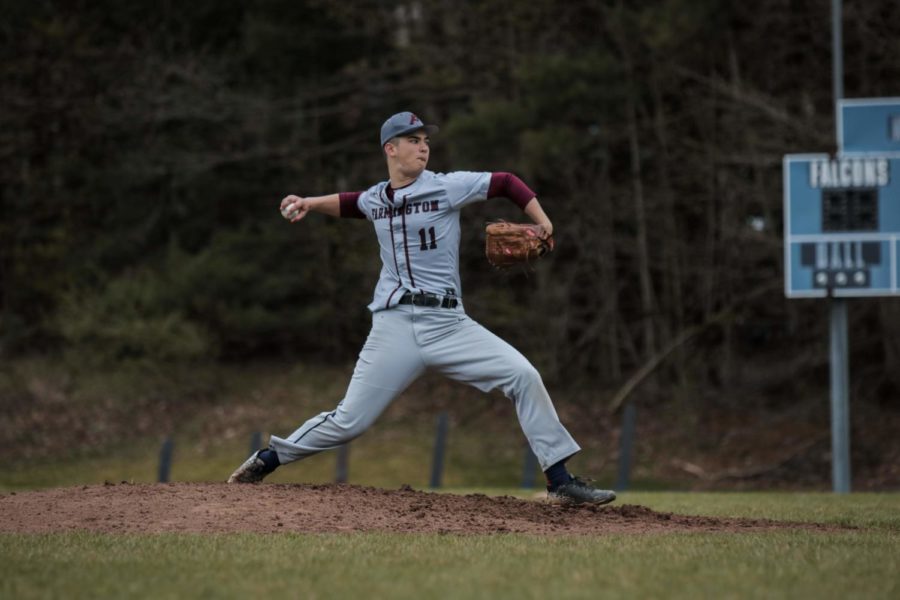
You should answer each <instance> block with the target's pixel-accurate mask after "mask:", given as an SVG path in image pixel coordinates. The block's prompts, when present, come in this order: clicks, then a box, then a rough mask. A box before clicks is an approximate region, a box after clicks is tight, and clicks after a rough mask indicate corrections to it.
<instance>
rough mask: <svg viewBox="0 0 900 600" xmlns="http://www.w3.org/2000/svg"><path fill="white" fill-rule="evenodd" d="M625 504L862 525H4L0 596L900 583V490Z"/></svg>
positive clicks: (864, 590) (840, 588) (703, 589)
mask: <svg viewBox="0 0 900 600" xmlns="http://www.w3.org/2000/svg"><path fill="white" fill-rule="evenodd" d="M466 491H472V490H466ZM481 491H482V492H504V493H509V492H510V491H511V490H481ZM621 502H623V503H637V504H643V505H645V506H649V507H651V508H653V509H656V510H667V511H668V510H672V511H677V512H684V513H691V514H706V515H721V516H726V515H727V516H749V517H767V518H772V519H779V520H804V521H816V522H822V523H831V524H838V525H851V526H854V527H857V529H854V530H847V531H840V532H834V531H832V532H827V533H819V532H811V531H774V532H769V533H752V534H723V533H689V534H684V533H677V534H675V533H673V534H654V535H608V536H602V537H539V536H529V535H514V534H504V535H492V536H456V535H408V534H346V535H336V534H318V535H298V534H290V533H285V534H276V535H254V534H234V535H193V534H191V535H188V534H164V535H144V536H140V535H110V534H93V533H60V534H51V535H9V534H7V535H0V597H2V598H247V597H259V596H260V595H262V594H274V595H278V596H280V597H286V598H350V597H361V596H366V597H369V598H597V597H610V598H616V597H637V598H688V597H690V598H696V597H698V596H699V597H715V598H722V597H724V598H847V597H852V598H896V597H897V595H898V593H900V575H898V573H900V517H898V515H900V495H898V494H849V495H844V496H834V495H831V494H812V493H804V494H791V493H740V494H737V493H735V494H732V493H667V492H643V493H638V492H634V493H626V494H623V495H622V497H621ZM348 510H352V507H348Z"/></svg>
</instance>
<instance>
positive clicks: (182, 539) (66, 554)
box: [0, 370, 900, 600]
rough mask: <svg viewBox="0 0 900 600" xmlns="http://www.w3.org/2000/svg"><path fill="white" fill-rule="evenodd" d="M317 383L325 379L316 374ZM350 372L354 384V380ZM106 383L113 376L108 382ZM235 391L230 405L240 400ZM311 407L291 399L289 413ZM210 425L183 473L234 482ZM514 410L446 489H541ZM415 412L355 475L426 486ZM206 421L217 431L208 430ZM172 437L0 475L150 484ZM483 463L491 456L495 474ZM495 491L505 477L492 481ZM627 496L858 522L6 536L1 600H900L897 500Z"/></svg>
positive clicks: (458, 445)
mask: <svg viewBox="0 0 900 600" xmlns="http://www.w3.org/2000/svg"><path fill="white" fill-rule="evenodd" d="M306 375H307V373H306V371H303V370H298V371H297V372H296V373H294V372H293V371H292V372H291V377H295V378H297V379H298V381H307V380H308V379H310V378H309V377H306ZM332 379H334V378H332ZM254 381H255V380H254ZM313 381H314V382H316V386H319V383H318V380H314V379H313ZM329 381H330V380H329ZM343 381H344V378H340V382H341V385H343ZM126 383H128V385H124V384H123V387H124V388H125V389H131V387H132V386H131V383H130V382H126ZM276 383H277V385H276V384H274V383H273V384H271V385H272V386H274V387H273V389H274V391H272V390H269V389H268V388H266V389H265V390H263V392H259V394H260V395H261V397H269V396H272V395H273V394H274V395H275V396H277V394H278V393H281V394H283V395H285V394H286V392H284V391H282V392H278V390H281V389H282V388H284V389H288V388H289V387H291V386H287V385H286V384H284V382H281V381H279V382H276ZM326 383H327V382H326ZM109 385H110V384H109V383H108V382H105V380H104V383H103V386H106V387H103V389H104V390H106V389H107V388H108V386H109ZM325 385H326V384H325V383H322V384H321V386H320V387H324V386H325ZM225 387H227V388H229V389H230V388H231V387H233V386H232V385H231V384H229V385H228V386H225ZM313 387H315V386H313ZM253 389H255V388H253ZM251 391H253V390H250V391H247V390H243V389H238V390H237V391H235V392H234V394H235V395H246V396H254V397H255V395H256V394H255V393H251ZM245 392H246V393H245ZM335 393H337V392H335ZM307 395H312V391H309V392H308V393H307ZM226 400H227V399H226ZM226 400H223V401H222V404H221V405H222V406H223V407H229V406H230V405H229V403H228V402H227V401H226ZM282 400H284V399H283V398H282ZM284 402H286V400H285V401H284ZM304 411H305V409H304V410H301V409H300V408H293V409H291V414H292V415H293V413H304ZM238 416H240V415H238ZM206 418H207V417H204V418H199V417H198V418H196V419H195V420H192V421H190V422H188V423H186V424H182V426H181V427H180V428H179V430H178V431H177V432H176V434H177V436H176V443H175V460H174V464H173V467H172V479H173V480H175V481H222V480H223V479H224V478H225V477H227V475H228V473H230V472H231V470H232V469H233V468H234V467H235V466H237V464H239V463H240V462H241V461H242V460H243V459H244V458H245V456H246V453H247V451H248V441H249V439H248V435H249V432H248V431H244V430H241V431H235V432H232V433H231V434H229V435H220V434H221V433H222V431H223V430H227V427H222V426H221V424H220V423H218V422H216V421H214V420H213V421H212V422H211V423H210V424H208V425H207V423H206V421H205V419H206ZM404 418H407V417H404ZM503 418H506V419H507V421H508V425H509V426H508V427H505V426H504V427H502V428H500V427H497V428H495V429H491V430H478V429H477V427H478V426H480V423H469V424H468V425H467V426H466V427H459V428H458V429H453V430H451V441H450V446H449V447H448V457H447V464H446V469H445V476H444V481H445V484H446V485H447V486H450V487H449V488H448V491H451V492H457V493H471V492H480V493H485V494H489V495H490V494H511V495H518V496H522V497H526V498H527V497H529V496H532V495H533V492H532V491H528V490H521V489H518V488H515V487H514V486H516V485H517V484H518V481H519V478H520V476H521V456H522V453H521V450H522V439H521V435H520V434H519V433H518V431H517V430H516V429H515V427H514V420H513V419H514V416H513V415H512V414H511V413H510V414H508V415H506V417H503ZM280 419H281V417H279V420H278V421H277V422H271V423H270V422H257V423H255V426H256V427H257V428H259V429H261V430H263V431H278V432H281V433H284V432H286V431H289V430H290V429H289V428H290V427H292V426H293V425H294V424H295V421H292V420H291V419H292V417H291V416H285V418H284V419H283V421H282V420H280ZM407 419H408V422H407V421H404V422H402V423H401V424H398V423H397V422H393V421H391V419H390V418H385V422H383V423H381V424H380V425H379V426H378V427H375V428H373V429H372V430H371V431H370V432H368V433H367V435H366V436H364V437H363V438H360V439H359V440H358V441H355V442H354V443H353V446H352V447H351V461H350V481H351V482H352V483H356V484H364V485H376V486H381V487H385V488H389V489H391V488H393V489H396V488H397V487H398V486H399V485H400V484H401V483H409V484H410V485H412V486H413V487H417V488H425V486H426V485H427V483H428V473H429V467H430V459H431V439H432V438H431V435H432V432H433V420H434V416H433V414H427V415H426V416H424V417H415V416H413V417H408V418H407ZM416 419H418V420H416ZM236 420H237V421H238V422H243V421H244V420H246V419H243V418H241V419H236ZM501 425H502V423H501ZM208 430H212V431H214V432H215V433H216V435H215V436H210V435H209V431H208ZM211 439H212V440H216V441H210V440H211ZM159 441H160V440H158V439H148V438H135V439H133V440H130V441H129V443H128V444H127V445H123V446H118V447H116V448H114V449H112V450H111V451H108V452H107V451H106V450H103V451H97V452H94V453H93V454H90V455H84V456H76V457H72V458H69V459H61V460H49V459H47V460H36V461H32V462H29V463H28V464H27V466H22V465H19V466H8V467H7V468H4V469H3V470H2V471H0V493H5V492H10V491H16V492H17V493H21V492H23V491H27V490H31V489H37V488H46V487H57V486H74V485H82V484H92V483H93V484H96V483H102V482H103V481H105V480H109V481H114V482H118V481H123V480H124V481H135V482H152V481H155V478H156V468H157V456H158V449H159ZM603 442H604V441H603V440H597V441H593V440H590V439H589V440H587V444H588V445H589V444H592V443H596V444H597V447H596V448H595V449H594V448H590V447H588V446H587V445H586V451H585V453H584V456H583V457H576V459H575V461H578V462H577V463H576V465H575V468H576V472H580V473H582V474H588V475H590V476H594V477H597V478H598V479H599V483H600V484H601V485H609V483H610V480H611V478H612V477H613V476H614V474H613V473H612V471H613V469H614V465H610V464H608V463H604V462H602V461H600V462H597V463H593V464H592V463H590V462H589V461H590V460H592V458H591V457H593V459H596V458H597V457H602V456H604V452H605V446H604V443H603ZM485 456H489V457H490V458H491V460H490V461H489V462H490V468H487V469H486V468H485V464H484V463H485V461H484V457H485ZM573 462H574V461H573ZM333 474H334V455H333V454H331V453H328V454H323V455H320V456H316V457H313V458H312V459H310V460H308V461H304V463H303V464H302V465H298V466H296V468H290V469H287V468H286V469H284V470H281V471H279V472H278V473H276V474H275V475H274V476H273V477H272V478H271V480H272V481H274V482H294V481H307V482H324V481H330V480H331V479H332V477H333ZM488 485H491V486H501V487H491V488H487V487H485V486H488ZM664 486H665V482H656V481H650V480H649V479H647V478H644V479H642V478H641V476H640V473H636V477H635V487H637V488H639V489H643V490H648V489H659V488H660V487H664ZM617 503H619V504H641V505H644V506H647V507H649V508H652V509H654V510H657V511H670V512H677V513H684V514H695V515H710V516H733V517H751V518H768V519H775V520H787V521H807V522H818V523H828V524H832V525H838V526H845V527H848V529H846V530H841V531H828V532H816V531H803V530H779V531H772V532H762V533H760V532H754V533H744V534H732V533H667V534H644V535H622V534H615V535H613V534H610V535H605V536H595V537H571V536H568V537H567V536H559V537H539V536H532V535H520V534H499V535H489V536H474V535H473V536H457V535H433V534H429V535H413V534H374V533H366V534H363V533H353V534H340V535H338V534H316V535H306V534H303V535H301V534H292V533H283V534H272V535H262V534H229V535H195V534H157V535H131V534H127V535H126V534H98V533H58V534H42V535H18V534H16V535H13V534H0V600H6V599H20V598H23V599H27V598H67V599H68V598H91V599H94V598H154V599H155V598H241V599H246V598H250V597H262V596H263V595H267V596H268V597H277V598H356V597H366V598H369V599H377V598H416V599H418V598H465V599H466V600H471V599H474V598H542V599H554V598H619V597H623V598H624V597H630V598H697V597H709V598H792V599H793V598H816V599H819V598H841V599H842V600H843V599H845V598H854V599H855V598H867V599H868V598H892V599H893V598H898V597H900V575H898V573H900V493H880V494H869V493H864V494H859V493H855V494H848V495H840V496H838V495H833V494H828V493H810V492H803V493H799V492H798V493H770V492H765V493H764V492H758V493H726V492H721V493H691V492H670V491H640V492H638V491H635V492H628V493H624V494H621V495H620V498H619V500H618V501H617ZM347 510H353V507H352V506H348V507H347ZM2 518H3V515H2V514H0V519H2Z"/></svg>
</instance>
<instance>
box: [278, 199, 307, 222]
mask: <svg viewBox="0 0 900 600" xmlns="http://www.w3.org/2000/svg"><path fill="white" fill-rule="evenodd" d="M309 209H310V202H309V200H308V199H306V198H301V197H300V196H293V195H292V196H286V197H285V198H284V199H283V200H282V201H281V214H282V216H283V217H284V218H285V219H287V220H288V221H290V222H291V223H296V222H297V221H299V220H300V219H302V218H303V217H305V216H306V215H307V213H309Z"/></svg>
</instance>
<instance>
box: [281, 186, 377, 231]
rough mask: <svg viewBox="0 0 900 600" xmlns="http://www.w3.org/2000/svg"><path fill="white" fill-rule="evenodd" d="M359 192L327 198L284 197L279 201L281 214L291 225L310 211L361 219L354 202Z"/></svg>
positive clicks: (328, 196)
mask: <svg viewBox="0 0 900 600" xmlns="http://www.w3.org/2000/svg"><path fill="white" fill-rule="evenodd" d="M360 193H361V192H342V193H339V194H328V195H327V196H309V197H306V198H304V197H302V196H294V195H290V196H286V197H285V198H284V199H283V200H282V201H281V214H282V215H284V218H285V219H288V220H289V221H290V222H291V223H296V222H297V221H299V220H300V219H302V218H303V217H305V216H306V215H307V214H309V212H310V211H313V212H320V213H323V214H326V215H330V216H332V217H357V216H359V217H362V216H363V214H362V213H361V212H359V209H358V208H356V200H357V199H358V198H359V196H360Z"/></svg>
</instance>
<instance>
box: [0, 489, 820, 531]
mask: <svg viewBox="0 0 900 600" xmlns="http://www.w3.org/2000/svg"><path fill="white" fill-rule="evenodd" d="M0 516H2V518H0V532H15V533H48V532H59V531H73V530H89V531H100V532H115V533H159V532H193V533H234V532H260V533H273V532H288V531H289V532H303V533H336V532H352V531H364V532H373V531H382V532H403V533H454V534H491V533H508V532H515V533H533V534H542V535H552V534H568V535H572V534H574V535H602V534H606V533H657V532H671V531H683V532H687V531H699V532H704V531H706V532H708V531H721V532H751V531H761V530H773V529H784V528H793V529H815V530H830V529H833V527H830V526H824V525H818V524H798V523H781V522H774V521H765V520H753V519H729V518H712V517H698V516H685V515H677V514H671V513H661V512H655V511H652V510H650V509H648V508H645V507H643V506H635V505H628V504H624V505H616V504H610V505H606V506H569V505H561V504H553V503H550V502H547V501H546V500H539V499H535V500H522V499H519V498H513V497H510V496H499V497H489V496H484V495H482V494H470V495H465V496H464V495H457V494H438V493H430V492H420V491H416V490H413V489H411V488H409V487H407V486H404V487H402V488H400V489H399V490H384V489H378V488H371V487H363V486H357V485H348V484H328V485H296V484H281V485H276V484H262V485H227V484H220V483H173V484H137V485H132V484H127V483H122V484H107V485H93V486H82V487H70V488H57V489H51V490H43V491H33V492H19V493H10V494H5V495H3V496H0Z"/></svg>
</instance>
